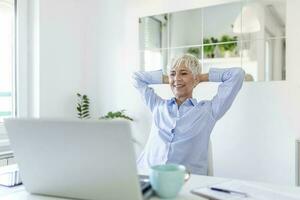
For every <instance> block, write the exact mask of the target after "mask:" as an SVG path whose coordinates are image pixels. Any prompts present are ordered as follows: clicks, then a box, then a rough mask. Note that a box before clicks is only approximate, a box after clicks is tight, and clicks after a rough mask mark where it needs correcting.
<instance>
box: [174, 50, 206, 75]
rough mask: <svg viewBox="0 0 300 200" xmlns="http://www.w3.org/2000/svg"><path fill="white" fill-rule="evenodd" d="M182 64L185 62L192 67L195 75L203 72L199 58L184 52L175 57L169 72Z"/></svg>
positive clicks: (189, 67) (188, 66)
mask: <svg viewBox="0 0 300 200" xmlns="http://www.w3.org/2000/svg"><path fill="white" fill-rule="evenodd" d="M181 64H184V65H185V66H186V67H187V68H188V69H190V70H191V72H192V74H193V75H194V76H196V75H198V74H201V71H202V66H201V64H200V62H199V59H198V58H197V57H196V56H194V55H191V54H183V55H180V56H176V57H174V58H173V59H172V60H171V62H170V63H169V65H168V73H170V72H171V70H172V69H176V68H177V67H179V66H180V65H181Z"/></svg>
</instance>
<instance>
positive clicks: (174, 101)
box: [167, 97, 197, 106]
mask: <svg viewBox="0 0 300 200" xmlns="http://www.w3.org/2000/svg"><path fill="white" fill-rule="evenodd" d="M167 101H168V105H172V104H176V99H175V97H173V98H171V99H168V100H167ZM188 102H189V103H191V104H192V105H193V106H195V105H196V104H197V100H196V99H194V98H189V99H188Z"/></svg>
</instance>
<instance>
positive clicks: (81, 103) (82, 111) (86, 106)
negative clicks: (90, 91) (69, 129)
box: [76, 93, 90, 119]
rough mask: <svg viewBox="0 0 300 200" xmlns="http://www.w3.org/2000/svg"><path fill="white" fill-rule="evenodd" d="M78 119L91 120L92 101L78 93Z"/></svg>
mask: <svg viewBox="0 0 300 200" xmlns="http://www.w3.org/2000/svg"><path fill="white" fill-rule="evenodd" d="M76 109H77V117H78V118H79V119H89V118H90V99H89V98H88V96H87V95H85V94H84V95H81V94H80V93H77V107H76Z"/></svg>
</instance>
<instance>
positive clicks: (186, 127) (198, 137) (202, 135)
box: [133, 54, 245, 175]
mask: <svg viewBox="0 0 300 200" xmlns="http://www.w3.org/2000/svg"><path fill="white" fill-rule="evenodd" d="M168 68H169V72H168V76H165V75H163V73H162V71H161V70H158V71H151V72H142V71H140V72H135V73H134V74H133V79H134V86H135V87H136V88H137V90H138V91H139V92H140V94H141V96H142V98H143V100H144V102H145V104H146V105H147V107H149V109H150V110H151V112H152V116H153V122H152V128H151V132H150V136H149V139H148V141H147V144H146V146H145V148H144V150H143V152H142V153H141V155H140V156H139V158H138V160H137V165H138V170H139V171H140V172H147V171H148V170H149V168H150V167H151V166H153V165H158V164H166V163H176V164H182V165H184V166H186V168H187V169H188V170H189V171H190V172H191V173H194V174H201V175H206V174H207V170H208V166H207V165H208V158H207V157H208V155H207V154H208V143H209V137H210V134H211V132H212V129H213V128H214V126H215V124H216V122H217V121H218V120H219V119H220V118H221V117H222V116H223V115H224V114H225V112H226V111H227V110H228V109H229V108H230V106H231V104H232V102H233V101H234V99H235V97H236V95H237V93H238V91H239V90H240V89H241V87H242V84H243V80H244V76H245V73H244V71H243V70H242V69H241V68H228V69H214V68H211V69H210V70H209V73H208V74H202V73H201V65H200V63H199V60H198V59H197V58H196V57H195V56H193V55H189V54H184V55H182V56H180V57H177V58H175V59H173V60H172V62H171V64H170V65H169V67H168ZM206 81H211V82H221V84H220V85H219V87H218V92H217V94H216V95H215V96H214V97H213V99H211V100H201V101H199V102H198V101H197V100H196V99H194V98H193V89H194V88H195V87H196V86H197V85H198V84H199V83H201V82H206ZM162 83H165V84H169V85H170V88H171V90H172V92H173V94H174V97H173V98H171V99H163V98H161V97H160V96H158V95H157V94H156V93H155V92H154V90H153V89H152V88H151V87H149V86H148V85H150V84H162Z"/></svg>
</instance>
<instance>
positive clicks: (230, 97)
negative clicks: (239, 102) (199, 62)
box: [208, 68, 245, 120]
mask: <svg viewBox="0 0 300 200" xmlns="http://www.w3.org/2000/svg"><path fill="white" fill-rule="evenodd" d="M208 76H209V81H212V82H222V83H221V84H220V85H219V88H218V92H217V94H216V95H215V96H214V97H213V99H212V100H211V106H212V115H213V117H214V118H215V119H216V120H218V119H220V118H221V117H222V116H223V115H224V114H225V113H226V111H227V110H228V109H229V108H230V106H231V105H232V103H233V101H234V99H235V97H236V95H237V93H238V92H239V90H240V89H241V87H242V85H243V81H244V77H245V72H244V70H243V69H242V68H228V69H215V68H211V69H210V70H209V75H208Z"/></svg>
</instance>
